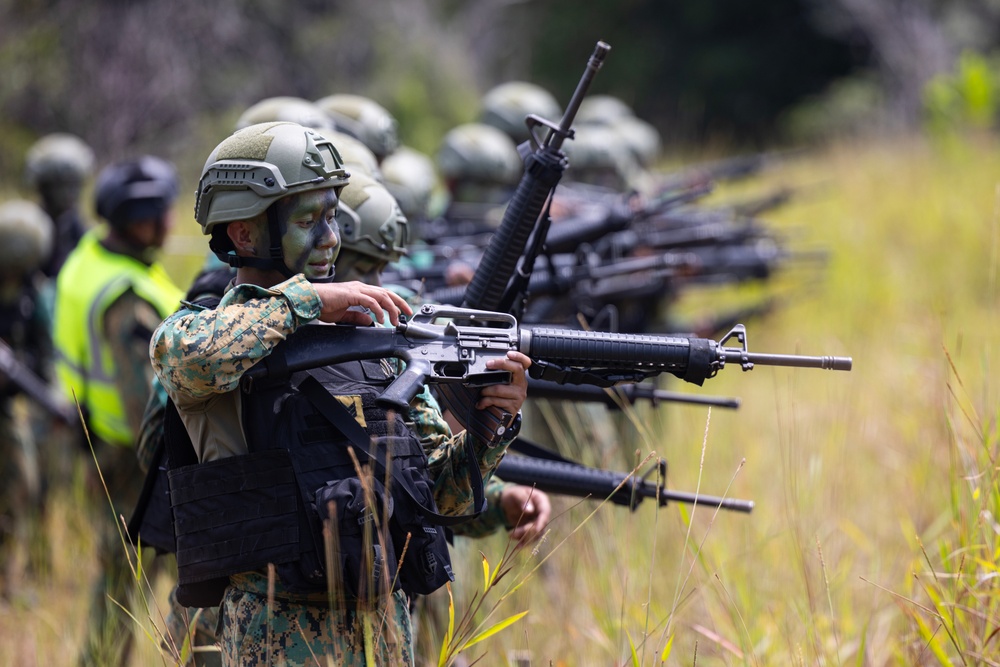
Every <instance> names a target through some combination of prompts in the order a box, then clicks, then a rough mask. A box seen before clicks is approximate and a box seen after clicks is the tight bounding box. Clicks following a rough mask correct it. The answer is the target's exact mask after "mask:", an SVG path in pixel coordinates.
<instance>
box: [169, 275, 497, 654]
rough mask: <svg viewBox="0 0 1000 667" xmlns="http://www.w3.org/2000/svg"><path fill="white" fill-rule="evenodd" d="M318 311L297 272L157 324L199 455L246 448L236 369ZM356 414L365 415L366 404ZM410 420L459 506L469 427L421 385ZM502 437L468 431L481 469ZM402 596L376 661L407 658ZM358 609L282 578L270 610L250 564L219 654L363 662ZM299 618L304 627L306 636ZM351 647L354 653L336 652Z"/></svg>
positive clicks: (464, 497) (234, 583)
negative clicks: (455, 422)
mask: <svg viewBox="0 0 1000 667" xmlns="http://www.w3.org/2000/svg"><path fill="white" fill-rule="evenodd" d="M319 313H320V301H319V296H318V294H317V293H316V291H315V289H313V287H312V285H311V284H310V283H309V282H308V281H307V280H306V279H305V278H304V277H303V276H301V275H298V276H295V277H294V278H291V279H289V280H287V281H285V282H283V283H281V284H279V285H276V286H275V287H273V288H270V289H267V288H262V287H258V286H254V285H247V284H243V285H237V286H236V287H234V288H233V289H231V290H230V291H229V292H227V293H226V295H225V296H224V297H223V298H222V300H221V301H220V302H219V305H218V306H217V307H216V308H214V309H199V308H197V307H196V306H191V307H190V308H187V309H182V310H181V311H179V312H178V313H176V314H174V315H172V316H170V317H169V318H167V319H166V320H165V321H164V323H163V324H162V325H161V326H160V327H159V328H158V329H157V331H156V332H155V334H154V336H153V341H152V343H151V345H150V355H151V357H152V360H153V367H154V370H155V371H156V374H157V376H158V377H159V379H160V381H161V382H162V384H163V386H164V388H165V389H166V390H167V393H168V394H169V395H170V397H171V399H172V400H173V401H174V403H175V404H176V405H177V407H178V409H179V411H180V413H181V416H182V419H184V421H185V425H186V426H187V428H188V431H189V434H191V435H192V444H193V445H194V447H195V451H196V452H197V454H198V456H199V459H200V460H201V461H209V460H214V459H218V458H223V457H225V456H232V455H236V454H242V453H245V452H246V451H247V445H246V441H245V439H244V438H243V435H242V430H241V427H240V416H239V411H240V409H241V408H240V397H239V391H238V386H239V380H240V377H241V376H242V375H243V373H244V372H245V371H246V370H247V369H249V368H250V367H251V366H253V364H254V363H256V362H257V361H259V360H260V359H262V358H263V357H265V356H267V354H269V353H270V351H271V350H272V349H273V348H274V346H276V345H277V344H278V343H280V342H281V341H283V340H284V339H285V337H286V336H288V335H289V334H291V333H293V332H294V331H295V330H296V329H297V328H298V327H299V326H300V325H303V324H306V323H308V322H310V321H312V320H314V319H316V318H317V317H318V316H319ZM344 398H348V399H349V398H350V397H344ZM358 416H359V417H360V418H361V419H359V421H361V420H363V418H364V415H363V414H361V415H358ZM408 422H409V423H410V424H411V426H412V428H413V430H414V432H415V434H416V435H417V436H418V437H419V438H420V441H421V443H422V444H423V447H424V451H425V452H426V453H427V458H428V464H429V469H430V476H431V480H432V482H433V492H434V499H435V501H436V503H437V506H438V511H439V512H441V513H443V514H462V513H466V512H467V511H468V510H469V507H470V506H471V505H472V500H473V493H472V483H471V479H470V475H469V470H468V468H467V466H466V450H465V446H464V445H465V438H466V437H471V436H466V435H465V434H458V435H453V434H452V433H451V429H450V428H449V427H448V424H447V422H446V421H445V420H444V418H443V417H442V415H441V412H440V409H439V408H438V406H437V403H436V402H435V401H434V400H433V399H432V398H431V397H430V396H429V394H428V393H427V392H426V391H425V392H423V393H422V394H420V395H418V396H417V398H416V399H415V400H414V401H413V402H412V403H411V409H410V414H409V418H408ZM507 444H509V443H508V442H506V441H503V442H501V445H500V446H496V447H492V448H491V447H489V446H488V445H487V444H485V443H482V442H479V441H478V440H473V443H472V445H473V451H474V453H475V456H476V459H477V463H478V465H479V467H480V472H481V473H482V475H483V477H484V479H489V478H490V476H491V475H492V472H493V470H494V469H495V468H496V466H497V464H498V463H499V462H500V459H501V457H502V455H503V452H504V451H505V450H506V445H507ZM262 586H263V588H262ZM405 597H406V596H405V595H404V594H402V593H396V594H395V595H394V597H393V604H392V605H391V606H392V610H391V611H392V613H390V614H386V619H385V624H386V627H385V628H384V629H383V630H382V631H381V632H378V630H377V628H376V635H378V637H379V638H380V641H383V642H386V643H385V644H384V645H383V644H378V646H379V648H378V649H376V653H377V655H376V656H374V657H375V658H376V664H412V657H411V651H412V649H411V646H410V643H411V632H410V618H409V612H408V610H407V604H406V599H405ZM357 614H361V615H362V616H365V614H371V612H354V611H353V610H352V611H345V610H342V609H334V610H332V611H331V610H330V608H329V607H328V606H327V603H326V595H325V594H323V595H320V596H319V597H318V598H317V599H316V600H311V599H309V596H306V598H303V597H302V596H299V595H294V596H293V595H290V594H289V593H288V592H287V591H284V590H283V589H282V587H281V584H280V582H277V584H276V593H275V603H274V605H272V606H271V608H270V610H268V609H267V594H266V581H264V582H262V581H261V578H260V577H259V576H255V575H254V574H253V573H247V575H244V576H240V577H233V578H231V580H230V586H229V588H228V589H227V591H226V596H225V598H224V600H223V603H222V607H221V609H220V623H221V630H222V633H221V636H220V644H221V647H222V653H223V659H224V664H241V665H245V664H269V663H268V661H269V660H270V661H272V662H273V664H288V665H304V664H314V663H313V661H314V660H315V659H317V658H320V659H321V658H322V657H323V656H332V657H335V658H337V661H335V663H334V664H365V663H364V662H363V660H364V655H363V654H364V649H363V647H364V642H363V641H362V640H363V639H364V637H363V636H362V634H360V633H362V630H363V628H364V627H366V626H365V623H361V624H360V627H359V624H358V623H357V622H356V621H357V617H356V616H357ZM365 618H367V616H365ZM268 626H269V627H270V633H269V632H268ZM298 628H303V632H304V633H305V637H304V639H305V640H304V641H303V636H302V634H301V633H299V632H298ZM275 630H279V631H280V634H277V635H276V634H275ZM267 637H270V640H267V639H266V638H267ZM275 641H278V644H275V643H274V642H275ZM394 647H395V648H394ZM268 648H270V649H271V651H272V652H271V654H270V656H268V654H267V651H268ZM397 649H398V650H397ZM397 654H399V655H401V656H402V662H400V658H399V657H398V656H397ZM348 656H350V657H351V659H353V660H356V661H359V662H357V663H349V662H343V660H346V659H347V657H348ZM386 656H388V658H386ZM282 661H284V662H282ZM324 664H325V663H324Z"/></svg>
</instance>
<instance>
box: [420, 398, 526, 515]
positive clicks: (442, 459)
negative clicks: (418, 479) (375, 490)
mask: <svg viewBox="0 0 1000 667" xmlns="http://www.w3.org/2000/svg"><path fill="white" fill-rule="evenodd" d="M410 422H411V424H412V426H413V429H414V432H415V433H416V434H417V437H419V438H420V441H421V443H422V444H423V446H424V451H425V452H426V453H427V462H428V465H429V466H430V474H431V480H432V481H433V483H434V501H435V502H436V503H437V506H438V511H439V512H441V513H442V514H465V513H467V512H468V511H469V508H470V507H471V506H472V501H473V492H472V479H471V477H470V475H469V466H468V458H467V455H466V447H465V441H466V439H467V438H471V439H472V450H473V452H474V455H475V457H476V462H477V463H478V465H479V471H480V473H481V474H482V476H483V482H484V483H485V484H487V485H488V483H489V480H490V478H491V477H492V475H493V471H494V470H496V467H497V466H498V465H499V464H500V459H501V458H503V454H504V452H505V451H507V445H509V444H510V441H506V440H502V441H501V442H500V445H498V446H496V447H489V446H487V445H486V443H483V442H481V441H479V440H478V439H475V438H473V437H472V436H471V435H469V434H467V433H466V432H465V431H462V432H461V433H457V434H453V433H452V432H451V427H449V426H448V422H446V421H445V419H444V416H443V415H442V414H441V407H440V406H439V405H438V402H437V400H436V399H435V398H434V397H433V396H432V395H431V393H430V390H429V389H428V388H427V387H426V386H425V387H424V390H423V391H422V392H421V393H420V394H418V395H417V397H416V398H415V399H414V400H413V402H412V403H411V404H410Z"/></svg>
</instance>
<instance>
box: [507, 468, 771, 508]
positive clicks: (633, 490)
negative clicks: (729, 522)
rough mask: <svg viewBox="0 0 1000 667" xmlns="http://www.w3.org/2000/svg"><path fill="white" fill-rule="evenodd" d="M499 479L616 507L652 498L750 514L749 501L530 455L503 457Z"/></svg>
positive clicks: (660, 503) (630, 474) (661, 504)
mask: <svg viewBox="0 0 1000 667" xmlns="http://www.w3.org/2000/svg"><path fill="white" fill-rule="evenodd" d="M497 477H499V478H500V479H502V480H504V481H507V482H513V483H515V484H523V485H525V486H534V487H535V488H537V489H539V490H541V491H545V492H546V493H559V494H563V495H568V496H576V497H580V498H586V497H592V498H594V499H595V500H602V499H608V500H610V501H611V502H613V503H615V504H617V505H626V506H628V507H631V508H632V509H635V507H636V506H637V505H638V503H639V502H640V501H641V500H642V499H643V498H655V499H656V501H657V503H658V504H659V505H660V506H663V505H666V504H667V503H668V502H670V501H675V502H682V503H697V504H698V505H704V506H706V507H719V508H721V509H726V510H733V511H736V512H751V511H753V507H754V503H753V501H751V500H740V499H738V498H721V497H718V496H705V495H701V494H694V493H685V492H677V491H667V490H666V489H664V488H662V487H661V486H659V485H657V484H655V483H652V482H649V481H647V480H645V479H642V478H639V477H636V476H635V475H634V474H632V473H622V472H613V471H611V470H601V469H600V468H590V467H588V466H584V465H580V464H578V463H570V462H564V461H548V460H545V459H538V458H534V457H530V456H513V455H511V456H505V457H504V458H503V460H501V461H500V465H499V466H498V467H497Z"/></svg>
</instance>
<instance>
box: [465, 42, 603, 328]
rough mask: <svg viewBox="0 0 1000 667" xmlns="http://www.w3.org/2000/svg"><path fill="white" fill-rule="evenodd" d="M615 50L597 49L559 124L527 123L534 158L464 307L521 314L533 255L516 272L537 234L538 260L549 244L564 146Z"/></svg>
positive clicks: (563, 165) (532, 116) (527, 162)
mask: <svg viewBox="0 0 1000 667" xmlns="http://www.w3.org/2000/svg"><path fill="white" fill-rule="evenodd" d="M610 50H611V47H610V46H608V45H607V44H605V43H604V42H598V43H597V46H596V47H595V48H594V53H593V54H592V55H591V56H590V59H589V60H588V61H587V68H586V70H585V71H584V73H583V76H582V77H581V79H580V82H579V83H578V84H577V86H576V91H575V92H574V93H573V97H572V98H570V101H569V104H568V105H567V106H566V112H565V113H564V114H563V117H562V120H560V121H559V123H558V124H556V123H553V122H552V121H551V120H548V119H545V118H541V117H540V116H536V115H535V114H529V115H528V117H527V118H525V123H526V124H527V125H528V130H529V134H530V137H531V139H530V144H531V152H530V153H529V154H528V155H527V157H526V158H525V161H524V173H523V174H522V176H521V181H520V182H519V183H518V184H517V189H516V190H514V195H513V196H512V197H511V200H510V203H509V204H508V205H507V209H506V210H505V211H504V215H503V219H502V220H501V222H500V226H499V227H498V228H497V231H496V232H495V233H494V234H493V237H492V238H491V239H490V243H489V245H488V246H487V247H486V251H485V252H484V253H483V258H482V261H481V262H480V264H479V268H478V270H477V271H476V273H475V275H474V276H473V278H472V282H470V283H469V285H468V287H467V288H466V296H465V300H464V301H463V302H462V305H464V306H466V307H468V308H479V309H483V310H500V311H503V312H511V311H512V310H513V309H514V308H515V306H516V304H515V301H516V300H517V299H518V298H520V296H521V294H522V293H523V291H524V288H523V287H522V286H520V285H519V284H518V275H523V276H524V280H525V282H526V281H527V275H526V274H530V273H531V266H530V263H531V262H533V257H532V255H531V253H530V252H529V255H528V256H526V257H525V258H524V262H523V263H522V269H521V270H520V271H519V272H518V274H517V275H515V271H514V270H515V267H517V264H518V260H521V259H522V255H523V254H524V250H525V245H526V244H527V242H528V238H529V237H530V236H531V235H532V233H534V234H535V241H534V244H533V245H534V246H535V247H536V248H535V250H534V252H535V255H536V256H537V252H539V251H540V250H541V244H542V243H543V242H544V240H545V234H544V231H545V229H546V228H547V227H548V215H547V214H545V215H543V211H544V210H545V209H546V206H547V204H548V202H549V200H550V199H551V197H552V192H553V190H554V189H555V187H556V185H558V183H559V180H560V179H561V178H562V175H563V172H564V171H565V170H566V167H567V161H566V156H565V154H564V153H563V152H562V150H561V148H562V144H563V141H565V140H566V139H571V138H572V137H573V129H572V128H573V120H574V119H575V118H576V112H577V111H578V110H579V108H580V103H581V102H583V98H584V97H585V96H586V94H587V90H588V89H589V88H590V84H591V82H592V81H593V79H594V77H595V76H596V75H597V72H598V70H600V68H601V65H602V64H603V63H604V58H605V57H606V56H607V54H608V51H610ZM540 127H547V128H549V131H548V134H547V136H546V137H545V138H543V139H539V137H538V135H536V133H535V130H536V129H537V128H540ZM525 263H527V265H526V264H525Z"/></svg>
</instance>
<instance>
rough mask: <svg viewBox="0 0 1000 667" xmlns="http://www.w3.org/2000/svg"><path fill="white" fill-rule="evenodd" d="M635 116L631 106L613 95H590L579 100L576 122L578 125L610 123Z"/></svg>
mask: <svg viewBox="0 0 1000 667" xmlns="http://www.w3.org/2000/svg"><path fill="white" fill-rule="evenodd" d="M633 116H635V113H634V112H633V111H632V107H630V106H629V105H627V104H625V103H624V102H622V101H621V100H620V99H618V98H617V97H614V96H613V95H590V96H589V97H585V98H583V101H582V102H580V109H579V110H578V111H577V112H576V122H577V123H579V124H580V125H611V124H612V123H614V122H616V121H618V120H621V119H622V118H631V117H633Z"/></svg>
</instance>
